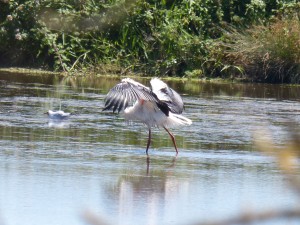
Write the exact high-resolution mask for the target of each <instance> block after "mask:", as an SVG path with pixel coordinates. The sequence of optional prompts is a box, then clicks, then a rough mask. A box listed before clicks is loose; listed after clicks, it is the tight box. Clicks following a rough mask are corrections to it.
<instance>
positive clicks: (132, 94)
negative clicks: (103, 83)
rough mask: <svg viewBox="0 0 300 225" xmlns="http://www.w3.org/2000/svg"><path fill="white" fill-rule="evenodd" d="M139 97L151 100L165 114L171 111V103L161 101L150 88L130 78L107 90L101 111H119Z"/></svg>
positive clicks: (167, 114)
mask: <svg viewBox="0 0 300 225" xmlns="http://www.w3.org/2000/svg"><path fill="white" fill-rule="evenodd" d="M139 99H143V100H145V101H150V102H153V104H156V105H157V107H158V108H159V109H160V110H161V111H162V112H163V113H164V114H165V115H166V116H169V112H170V111H171V112H172V108H171V107H170V106H171V105H170V104H169V103H168V102H165V101H161V100H160V99H159V98H158V97H157V95H156V94H155V93H154V92H153V91H152V90H151V89H150V88H147V87H145V86H144V85H142V84H139V83H138V82H136V81H133V80H131V79H130V78H125V79H123V80H122V82H121V83H119V84H117V85H116V86H114V87H113V88H112V89H111V90H110V91H109V92H108V94H107V96H106V98H105V99H104V101H105V104H104V108H103V109H102V111H106V110H112V111H113V113H115V112H117V113H120V112H121V111H122V110H125V109H126V108H127V107H128V106H129V105H133V104H134V103H135V102H136V101H138V100H139ZM171 103H172V102H171Z"/></svg>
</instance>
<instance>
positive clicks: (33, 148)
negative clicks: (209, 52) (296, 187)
mask: <svg viewBox="0 0 300 225" xmlns="http://www.w3.org/2000/svg"><path fill="white" fill-rule="evenodd" d="M118 81H119V78H115V79H109V78H103V77H102V78H89V77H86V78H66V79H61V78H58V77H52V76H47V75H43V76H35V75H26V76H24V75H18V74H5V73H2V74H0V88H1V89H0V99H1V102H0V225H53V224H55V225H67V224H72V225H81V224H86V223H85V222H84V221H83V219H82V217H81V214H82V212H84V211H85V210H91V211H92V212H94V213H95V214H98V215H100V216H101V217H103V218H105V219H106V220H107V221H109V222H110V223H111V224H119V225H141V224H145V225H167V224H175V225H176V224H182V225H185V224H190V223H192V222H195V221H207V220H211V219H220V218H228V217H230V216H234V215H237V214H238V213H241V212H247V211H248V210H250V211H251V212H253V211H256V210H257V211H261V210H270V209H285V208H288V207H294V206H299V204H298V202H299V198H298V197H297V196H296V194H295V193H293V192H292V191H290V189H289V188H288V185H287V183H286V181H285V178H284V177H283V176H282V175H281V173H280V171H279V170H278V169H277V167H276V162H275V160H274V159H273V158H271V157H269V156H265V155H263V154H261V153H260V152H259V151H257V150H256V149H255V147H254V146H253V144H252V142H253V133H254V132H255V131H257V130H262V129H268V130H269V131H270V132H271V134H272V135H273V138H274V142H275V143H276V144H277V145H282V144H284V143H285V141H286V140H287V139H288V136H287V132H286V128H285V126H286V122H287V121H290V120H292V121H294V122H298V123H300V102H299V100H300V88H299V87H289V86H276V85H258V84H256V85H254V84H209V83H206V84H204V83H196V82H194V83H193V82H188V81H187V82H169V84H170V86H172V87H173V88H174V89H176V90H177V91H178V92H179V93H180V94H182V95H183V100H184V102H185V106H186V108H185V113H184V115H185V116H187V117H188V118H190V119H192V120H193V124H192V126H187V127H180V128H176V129H172V131H173V133H174V134H175V136H176V140H177V144H178V147H179V155H178V157H177V158H175V157H174V156H175V151H174V148H173V145H172V142H171V141H170V140H169V136H168V134H167V133H166V132H165V131H164V130H162V129H155V130H154V131H153V142H152V146H151V148H150V150H149V154H150V162H149V164H148V163H147V159H146V156H145V146H146V141H147V135H148V133H147V129H146V128H145V127H144V126H143V125H139V124H128V123H126V122H124V120H123V119H122V117H121V116H118V115H115V114H112V113H103V112H102V111H101V110H102V108H103V99H104V97H105V94H106V93H107V91H108V90H109V89H110V88H111V87H112V86H113V85H115V84H116V83H117V82H118ZM140 81H141V82H143V83H144V84H147V85H148V82H149V81H148V80H140ZM49 109H52V110H58V109H62V110H64V111H66V112H72V113H74V114H73V115H72V116H71V118H70V119H69V120H66V121H64V122H62V123H57V122H53V121H49V120H48V118H47V116H46V115H45V112H46V111H48V110H49ZM299 222H300V221H299V220H298V221H295V220H294V221H293V220H288V221H284V222H282V221H272V223H263V224H299Z"/></svg>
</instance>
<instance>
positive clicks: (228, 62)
mask: <svg viewBox="0 0 300 225" xmlns="http://www.w3.org/2000/svg"><path fill="white" fill-rule="evenodd" d="M298 8H299V4H298V3H291V1H290V0H268V1H258V0H247V1H215V0H194V1H189V0H178V1H158V2H157V1H143V0H126V1H118V0H110V1H93V0H86V1H73V0H68V1H52V0H45V1H38V3H37V2H36V1H35V0H29V1H24V0H10V1H7V0H2V1H0V42H1V45H0V62H1V65H2V66H11V65H15V66H16V65H17V66H28V65H29V66H38V67H41V66H42V67H44V68H48V69H55V70H59V71H69V72H72V71H75V72H76V71H83V72H85V71H87V70H88V71H92V72H97V71H102V72H104V73H110V72H112V71H113V72H117V73H127V72H128V71H134V72H136V71H138V72H142V73H147V74H160V75H172V76H173V75H176V76H186V77H188V78H198V77H204V76H209V77H216V76H221V77H231V76H232V75H237V76H238V75H240V74H242V75H244V73H246V74H248V75H249V74H250V73H252V72H253V70H251V68H252V67H253V64H256V63H257V64H258V67H257V68H258V69H260V68H263V69H264V70H263V71H265V72H268V75H267V79H264V77H266V74H263V76H261V77H257V75H258V74H257V73H256V72H257V71H258V69H256V70H255V71H254V72H255V74H254V75H255V78H257V79H259V80H267V81H277V80H280V81H290V82H298V81H299V80H300V79H299V78H298V76H297V75H296V74H298V70H299V69H298V66H297V65H298V63H299V62H298V58H297V56H296V55H297V53H298V52H299V48H298V47H299V46H297V43H298V41H299V35H298V36H297V34H298V33H297V27H299V25H298V24H297V23H296V21H297V19H298V13H297V12H298ZM286 15H293V18H296V20H294V21H295V22H294V23H291V24H292V26H290V24H289V23H287V22H286V20H285V17H286ZM274 16H277V17H278V18H279V23H276V24H275V25H273V24H272V23H269V21H270V19H273V17H274ZM282 21H283V22H282ZM258 23H260V24H264V26H263V27H262V28H260V29H258V30H257V28H254V29H253V31H252V32H250V34H251V35H252V36H251V38H250V39H251V40H250V43H249V39H247V37H248V36H249V35H248V36H244V35H235V34H236V33H240V31H241V30H244V29H245V27H250V26H252V25H256V24H258ZM268 24H270V25H268ZM228 27H235V28H236V29H237V30H238V32H234V33H233V35H229V42H230V45H231V46H229V45H228V41H227V42H225V43H226V47H225V49H224V39H226V37H228V35H227V34H228ZM262 30H263V31H268V32H269V34H268V32H262V33H264V35H258V36H255V37H254V35H256V34H259V33H260V32H261V31H262ZM270 31H271V32H270ZM281 35H284V36H285V37H286V38H282V39H280V37H281ZM273 36H274V37H276V36H278V38H277V39H272V41H271V39H269V37H273ZM233 37H234V38H233ZM260 40H262V42H261V43H264V44H267V49H265V50H264V49H263V48H264V47H265V46H264V47H263V48H261V43H258V41H260ZM276 40H277V41H276ZM246 41H248V42H246ZM264 41H265V42H264ZM220 43H222V44H220ZM244 43H246V45H244ZM249 44H251V45H253V48H254V49H257V51H256V52H255V51H252V50H251V49H250V50H249V48H248V46H249ZM286 45H287V46H286ZM227 47H230V49H229V50H231V54H229V53H228V51H227V50H228V49H226V48H227ZM282 47H284V48H282ZM224 50H226V51H224ZM261 50H264V51H261ZM273 50H274V51H275V50H280V51H281V52H278V51H277V52H276V54H273V53H274V51H273ZM232 51H233V52H234V51H235V54H232ZM289 51H293V52H294V53H295V54H290V55H286V53H289ZM245 53H246V55H244V54H245ZM277 53H278V54H277ZM298 55H299V54H298ZM240 56H242V57H240ZM267 56H268V57H267ZM285 56H289V57H288V58H286V57H285ZM242 59H244V60H242ZM251 59H253V60H251ZM241 60H242V61H241ZM278 63H279V64H278ZM273 67H274V68H273ZM273 72H278V74H276V75H275V76H274V77H271V76H270V74H272V73H273ZM289 76H292V79H289ZM275 78H276V79H275Z"/></svg>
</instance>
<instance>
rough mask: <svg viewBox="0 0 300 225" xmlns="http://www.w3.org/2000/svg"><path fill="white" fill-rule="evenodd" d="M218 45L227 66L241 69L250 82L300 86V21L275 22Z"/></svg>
mask: <svg viewBox="0 0 300 225" xmlns="http://www.w3.org/2000/svg"><path fill="white" fill-rule="evenodd" d="M228 36H229V40H230V41H231V42H232V43H229V42H228V41H227V43H226V42H225V44H224V42H223V43H222V44H221V45H222V46H223V49H224V51H225V52H226V58H225V59H224V60H223V61H227V63H228V64H230V65H236V66H238V67H240V68H243V70H244V72H245V74H246V75H247V76H248V77H249V79H251V80H254V81H259V82H271V83H300V21H299V19H295V18H294V19H286V20H276V21H274V22H272V23H271V24H270V25H269V26H255V27H252V28H251V29H249V30H247V31H245V32H244V33H239V32H237V31H232V32H231V33H230V34H229V35H228Z"/></svg>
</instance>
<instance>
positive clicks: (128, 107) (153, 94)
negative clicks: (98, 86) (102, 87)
mask: <svg viewBox="0 0 300 225" xmlns="http://www.w3.org/2000/svg"><path fill="white" fill-rule="evenodd" d="M150 83H151V88H152V89H150V88H148V87H146V86H144V85H142V84H140V83H139V82H136V81H134V80H132V79H130V78H125V79H123V80H122V81H121V83H119V84H117V85H116V86H114V87H113V88H112V89H111V90H110V91H109V92H108V94H107V96H106V98H105V108H104V109H103V110H112V111H113V112H118V113H119V112H121V111H123V112H124V118H125V119H126V120H131V121H137V122H142V123H144V124H146V125H147V126H148V129H149V137H148V143H147V148H146V153H147V154H148V149H149V146H150V142H151V127H155V126H159V127H163V128H164V129H165V130H166V131H167V132H168V134H169V135H170V137H171V139H172V141H173V144H174V147H175V150H176V153H177V154H178V150H177V145H176V142H175V138H174V136H173V135H172V134H171V132H170V131H169V130H168V128H170V127H174V126H179V125H190V124H192V121H191V120H190V119H188V118H186V117H184V116H182V115H180V114H181V113H182V112H183V108H184V104H183V101H182V99H181V97H180V95H179V94H178V93H177V92H176V91H174V90H173V89H172V88H170V87H168V86H167V84H166V83H164V82H163V81H161V80H160V79H158V78H153V79H152V80H151V81H150Z"/></svg>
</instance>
